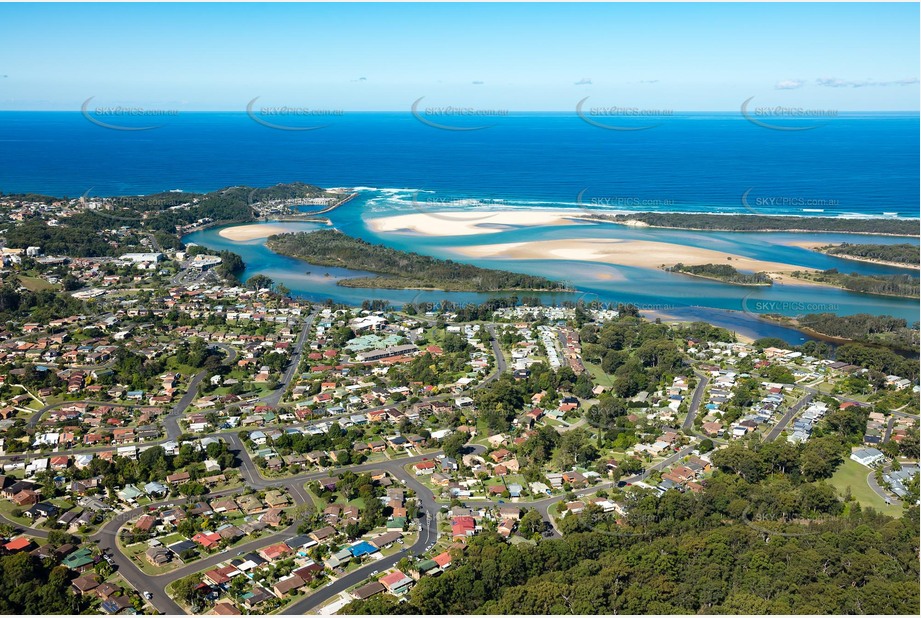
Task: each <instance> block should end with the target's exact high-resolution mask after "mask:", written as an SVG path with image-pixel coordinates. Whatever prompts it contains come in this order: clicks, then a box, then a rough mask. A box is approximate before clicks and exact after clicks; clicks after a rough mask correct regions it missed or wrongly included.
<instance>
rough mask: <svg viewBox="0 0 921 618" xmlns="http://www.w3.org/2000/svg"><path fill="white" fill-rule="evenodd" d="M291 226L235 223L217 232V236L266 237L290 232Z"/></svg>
mask: <svg viewBox="0 0 921 618" xmlns="http://www.w3.org/2000/svg"><path fill="white" fill-rule="evenodd" d="M292 231H294V230H292V229H291V228H289V227H287V226H284V225H273V224H265V223H257V224H254V225H237V226H234V227H227V228H224V229H223V230H221V231H220V232H218V236H221V237H222V238H226V239H227V240H238V241H242V240H255V239H257V238H268V237H269V236H271V235H272V234H284V233H286V232H292Z"/></svg>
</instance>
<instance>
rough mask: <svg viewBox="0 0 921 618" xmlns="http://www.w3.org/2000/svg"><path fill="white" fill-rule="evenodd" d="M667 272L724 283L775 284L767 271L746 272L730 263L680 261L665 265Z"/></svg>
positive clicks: (664, 268)
mask: <svg viewBox="0 0 921 618" xmlns="http://www.w3.org/2000/svg"><path fill="white" fill-rule="evenodd" d="M662 270H665V271H666V272H674V273H681V274H683V275H690V276H692V277H702V278H704V279H714V280H716V281H721V282H723V283H731V284H733V285H756V286H763V285H773V284H774V282H773V280H772V279H771V277H770V276H769V275H768V274H766V273H752V274H746V273H743V272H740V271H738V270H736V269H735V268H733V267H732V266H730V265H729V264H699V265H696V266H692V265H690V264H682V263H680V262H679V263H678V264H675V265H674V266H671V267H663V269H662Z"/></svg>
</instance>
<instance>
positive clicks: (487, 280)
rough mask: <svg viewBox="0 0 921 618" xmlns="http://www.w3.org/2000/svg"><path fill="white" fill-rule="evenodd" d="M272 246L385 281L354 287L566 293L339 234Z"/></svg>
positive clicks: (294, 237) (307, 235) (293, 238)
mask: <svg viewBox="0 0 921 618" xmlns="http://www.w3.org/2000/svg"><path fill="white" fill-rule="evenodd" d="M266 246H267V247H268V248H269V249H271V250H272V251H275V252H276V253H280V254H282V255H286V256H289V257H294V258H298V259H301V260H304V261H305V262H309V263H310V264H316V265H319V266H338V267H343V268H352V269H355V270H365V271H368V272H372V273H375V274H379V275H383V276H381V277H361V278H354V279H345V280H343V281H340V285H346V286H351V287H382V288H395V289H405V288H432V289H439V290H448V291H474V292H492V291H503V290H563V289H565V286H564V285H563V284H562V283H560V282H558V281H551V280H550V279H546V278H544V277H535V276H532V275H523V274H520V273H513V272H509V271H505V270H492V269H487V268H480V267H478V266H471V265H469V264H461V263H458V262H454V261H452V260H441V259H438V258H433V257H429V256H427V255H419V254H418V253H409V252H406V251H399V250H397V249H391V248H390V247H387V246H384V245H373V244H371V243H368V242H365V241H364V240H361V239H360V238H353V237H351V236H347V235H345V234H343V233H342V232H339V231H337V230H318V231H315V232H300V233H296V234H281V235H275V236H270V237H269V239H268V241H267V242H266Z"/></svg>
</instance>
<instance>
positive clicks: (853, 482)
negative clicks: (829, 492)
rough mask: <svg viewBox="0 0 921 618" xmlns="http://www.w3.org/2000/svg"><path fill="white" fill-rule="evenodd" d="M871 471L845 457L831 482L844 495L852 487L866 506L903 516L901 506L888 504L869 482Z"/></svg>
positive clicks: (857, 498) (854, 493)
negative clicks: (868, 476)
mask: <svg viewBox="0 0 921 618" xmlns="http://www.w3.org/2000/svg"><path fill="white" fill-rule="evenodd" d="M871 472H872V471H871V470H870V469H869V468H865V467H864V466H862V465H860V464H859V463H857V462H856V461H854V460H853V459H845V460H844V463H843V464H841V467H840V468H838V470H837V471H836V472H835V475H834V476H833V477H831V481H830V482H831V484H832V485H833V486H834V487H835V489H837V490H838V492H839V493H841V494H842V495H843V494H844V491H845V490H846V489H847V488H848V487H850V488H851V495H852V496H854V499H855V500H856V501H857V502H858V503H860V506H862V507H864V508H866V507H868V506H872V507H873V508H874V509H876V510H877V511H879V512H880V513H883V514H885V515H889V516H891V517H901V516H902V507H901V506H896V505H887V504H886V502H885V501H884V500H883V499H882V498H880V497H879V496H878V495H877V494H876V492H874V491H873V490H872V489H871V488H870V486H869V485H868V484H867V474H870V473H871Z"/></svg>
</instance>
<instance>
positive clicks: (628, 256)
mask: <svg viewBox="0 0 921 618" xmlns="http://www.w3.org/2000/svg"><path fill="white" fill-rule="evenodd" d="M453 251H456V252H457V253H459V254H461V255H464V256H467V257H474V258H483V257H488V258H494V257H498V258H511V259H519V260H546V259H556V260H576V261H585V262H602V263H605V264H614V265H616V266H633V267H637V268H659V267H661V266H663V265H665V266H674V265H675V264H677V263H679V262H680V263H682V264H687V265H691V266H698V265H701V264H729V265H731V266H733V267H734V268H737V269H738V270H742V271H751V272H769V273H790V272H793V271H796V270H811V269H808V268H804V267H803V266H795V265H793V264H783V263H780V262H768V261H764V260H755V259H752V258H747V257H744V256H740V255H735V254H732V253H726V252H723V251H714V250H712V249H701V248H699V247H688V246H685V245H679V244H673V243H664V242H656V241H646V240H617V239H611V238H585V239H571V240H549V241H542V242H519V243H506V244H499V245H476V246H472V247H455V248H453ZM729 258H731V259H729ZM774 279H775V281H777V282H778V283H784V284H788V285H797V284H799V285H803V283H802V282H797V281H796V280H793V279H790V278H789V277H774Z"/></svg>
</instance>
